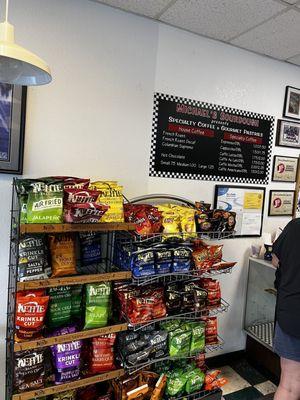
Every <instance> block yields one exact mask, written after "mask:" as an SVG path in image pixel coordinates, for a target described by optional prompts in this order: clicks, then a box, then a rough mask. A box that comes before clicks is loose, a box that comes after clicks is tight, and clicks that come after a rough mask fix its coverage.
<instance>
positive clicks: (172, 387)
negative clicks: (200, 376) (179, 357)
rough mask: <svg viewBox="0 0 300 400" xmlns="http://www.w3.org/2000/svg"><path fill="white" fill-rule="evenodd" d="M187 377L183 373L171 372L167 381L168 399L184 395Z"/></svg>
mask: <svg viewBox="0 0 300 400" xmlns="http://www.w3.org/2000/svg"><path fill="white" fill-rule="evenodd" d="M186 381H187V376H186V374H185V373H184V371H181V370H175V371H174V372H171V374H170V375H169V377H168V381H167V389H166V392H167V395H168V396H170V397H173V396H174V397H175V396H177V397H178V396H180V395H181V394H183V393H184V389H185V385H186Z"/></svg>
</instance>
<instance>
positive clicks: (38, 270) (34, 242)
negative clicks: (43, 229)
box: [18, 234, 51, 282]
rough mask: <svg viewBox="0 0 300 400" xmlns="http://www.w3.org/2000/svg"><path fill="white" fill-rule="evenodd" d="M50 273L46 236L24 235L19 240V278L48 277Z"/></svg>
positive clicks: (36, 278)
mask: <svg viewBox="0 0 300 400" xmlns="http://www.w3.org/2000/svg"><path fill="white" fill-rule="evenodd" d="M50 275H51V268H50V267H49V263H48V252H47V247H46V240H45V236H44V235H32V234H31V235H26V236H24V237H23V238H22V239H21V240H20V241H19V263H18V280H19V281H20V282H23V281H29V280H38V279H47V278H49V276H50Z"/></svg>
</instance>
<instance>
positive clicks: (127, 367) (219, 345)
mask: <svg viewBox="0 0 300 400" xmlns="http://www.w3.org/2000/svg"><path fill="white" fill-rule="evenodd" d="M224 343H225V342H224V340H223V339H222V338H221V337H220V336H218V342H217V343H215V344H210V345H206V346H205V350H204V352H203V353H210V352H214V351H217V350H220V349H222V348H223V346H224ZM199 354H202V353H198V354H193V355H190V356H183V357H171V356H165V357H161V358H153V359H150V360H147V361H145V362H142V363H139V364H136V365H130V364H128V363H127V362H126V360H125V359H124V357H123V356H122V354H119V358H120V361H121V363H122V367H123V368H124V369H125V371H126V372H127V373H128V374H129V375H132V374H134V373H136V372H138V371H141V370H143V369H147V368H148V367H150V366H151V365H153V364H162V363H164V362H166V361H178V360H182V359H189V360H192V359H194V358H195V357H196V356H197V355H199Z"/></svg>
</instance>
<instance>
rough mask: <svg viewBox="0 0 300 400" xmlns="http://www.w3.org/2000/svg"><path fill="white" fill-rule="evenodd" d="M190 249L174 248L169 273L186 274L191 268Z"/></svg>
mask: <svg viewBox="0 0 300 400" xmlns="http://www.w3.org/2000/svg"><path fill="white" fill-rule="evenodd" d="M191 255H192V249H191V248H190V247H184V246H180V247H176V248H174V249H173V265H172V270H171V272H188V271H189V270H190V268H191Z"/></svg>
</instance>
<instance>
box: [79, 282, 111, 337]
mask: <svg viewBox="0 0 300 400" xmlns="http://www.w3.org/2000/svg"><path fill="white" fill-rule="evenodd" d="M110 306H111V283H110V282H100V283H89V284H87V285H86V308H85V325H84V329H93V328H101V327H103V326H106V325H107V322H108V316H109V309H110Z"/></svg>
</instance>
